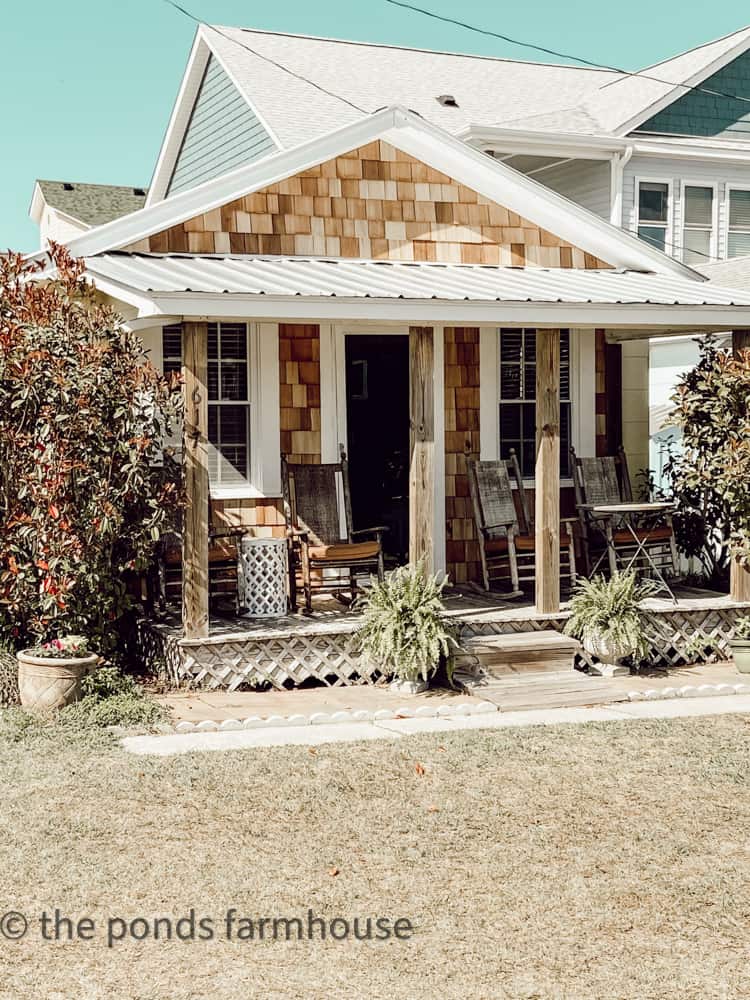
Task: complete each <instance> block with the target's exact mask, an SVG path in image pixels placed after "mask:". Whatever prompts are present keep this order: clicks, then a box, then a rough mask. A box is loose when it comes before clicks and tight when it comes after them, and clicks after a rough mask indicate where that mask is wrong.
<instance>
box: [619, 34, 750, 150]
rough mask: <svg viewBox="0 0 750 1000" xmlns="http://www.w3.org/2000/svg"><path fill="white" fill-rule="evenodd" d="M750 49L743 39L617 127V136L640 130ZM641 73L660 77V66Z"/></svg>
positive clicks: (746, 41) (749, 45) (749, 42)
mask: <svg viewBox="0 0 750 1000" xmlns="http://www.w3.org/2000/svg"><path fill="white" fill-rule="evenodd" d="M748 48H750V38H743V39H742V41H741V42H738V43H737V44H736V45H734V46H732V48H731V49H729V51H727V52H724V53H723V55H720V56H718V57H717V58H716V59H714V60H713V61H712V62H710V63H708V64H707V65H706V66H703V67H702V69H699V70H698V71H697V72H696V73H693V75H692V76H689V77H688V78H687V80H682V81H681V82H680V83H675V84H674V86H673V87H672V90H670V91H669V92H668V93H666V94H663V95H662V96H661V97H659V98H657V100H655V101H652V102H651V103H650V104H649V105H647V106H646V107H645V108H641V110H640V111H639V112H638V114H636V115H633V116H632V117H631V118H630V119H629V120H628V121H626V122H624V123H623V124H621V125H619V126H618V127H617V129H616V131H615V135H627V133H628V132H632V131H633V129H636V128H638V126H639V125H642V124H643V122H645V121H648V119H649V118H653V117H654V115H658V113H659V112H660V111H663V110H664V108H667V107H669V105H670V104H672V103H673V102H674V101H676V100H677V99H678V98H680V97H682V96H683V95H684V94H687V93H689V91H688V90H686V87H697V86H699V85H700V84H701V83H703V81H704V80H707V79H708V78H709V77H710V76H713V75H714V73H718V71H719V70H720V69H723V68H724V66H726V65H728V64H729V63H730V62H732V60H733V59H736V58H737V57H738V56H741V55H742V54H743V52H746V51H747V49H748ZM641 72H642V73H643V74H644V75H645V76H659V64H658V63H657V64H656V66H649V67H647V68H646V69H644V70H641Z"/></svg>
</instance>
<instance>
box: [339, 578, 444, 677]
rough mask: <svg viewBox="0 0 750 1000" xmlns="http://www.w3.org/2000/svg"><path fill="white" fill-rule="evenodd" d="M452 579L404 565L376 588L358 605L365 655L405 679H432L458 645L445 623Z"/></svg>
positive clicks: (374, 583) (359, 638)
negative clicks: (447, 592) (445, 597)
mask: <svg viewBox="0 0 750 1000" xmlns="http://www.w3.org/2000/svg"><path fill="white" fill-rule="evenodd" d="M447 579H448V578H447V577H442V578H440V577H438V576H426V575H425V574H424V573H423V571H422V568H421V567H420V566H400V567H399V568H398V569H396V570H393V572H391V573H388V574H386V577H385V580H384V581H383V583H380V582H379V581H377V580H373V581H372V586H371V588H370V591H369V593H368V594H366V595H365V596H364V597H363V598H361V600H360V601H359V603H358V606H359V607H360V608H362V610H363V612H364V615H363V622H362V626H361V628H360V630H359V632H358V633H357V644H358V647H359V649H360V650H361V652H362V653H363V654H364V655H365V656H367V657H369V659H371V660H372V661H373V662H374V663H376V664H377V665H378V666H379V667H381V668H382V669H383V670H384V671H385V672H386V673H388V674H391V673H392V674H394V675H395V676H396V677H397V678H399V679H400V680H407V681H414V680H417V679H418V678H421V679H422V680H424V681H427V680H429V679H430V677H431V676H432V675H433V674H434V672H435V670H436V669H437V667H438V664H439V662H440V658H441V657H444V658H445V659H449V658H450V655H451V652H452V649H453V648H454V647H455V645H456V642H455V639H454V637H453V635H452V634H451V631H450V629H449V628H448V627H447V626H446V625H445V623H444V620H443V612H444V606H443V601H442V593H443V588H444V587H445V584H446V582H447Z"/></svg>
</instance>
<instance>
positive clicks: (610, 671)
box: [583, 635, 634, 677]
mask: <svg viewBox="0 0 750 1000" xmlns="http://www.w3.org/2000/svg"><path fill="white" fill-rule="evenodd" d="M583 648H584V649H585V650H586V652H587V653H590V654H591V655H592V656H595V657H596V658H597V660H599V663H594V664H592V665H591V666H590V667H589V670H590V671H591V673H592V674H596V675H597V676H599V677H627V676H629V674H630V668H629V667H626V666H625V665H624V664H623V663H622V662H621V661H622V660H624V659H625V657H626V656H630V655H631V654H632V653H633V652H634V650H633V649H631V648H630V647H629V646H623V645H617V644H616V643H613V642H611V641H610V640H609V639H607V638H606V637H605V636H601V635H597V636H591V637H589V638H587V639H584V640H583Z"/></svg>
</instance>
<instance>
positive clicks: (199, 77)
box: [145, 25, 281, 208]
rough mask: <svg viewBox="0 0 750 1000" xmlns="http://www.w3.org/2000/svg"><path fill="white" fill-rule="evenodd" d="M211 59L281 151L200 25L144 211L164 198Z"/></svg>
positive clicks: (253, 105) (263, 119)
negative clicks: (211, 58)
mask: <svg viewBox="0 0 750 1000" xmlns="http://www.w3.org/2000/svg"><path fill="white" fill-rule="evenodd" d="M211 56H213V58H214V59H215V60H216V61H217V62H218V63H219V65H220V66H221V68H222V69H223V70H224V72H225V73H226V75H227V76H228V77H229V79H230V80H231V81H232V83H233V84H234V87H235V89H236V90H237V93H238V94H239V95H240V97H242V99H243V101H244V102H245V104H247V106H248V107H249V108H250V110H251V111H252V112H253V113H254V114H255V116H256V117H257V119H258V121H259V122H260V123H261V125H262V126H263V128H264V129H265V130H266V132H267V133H268V135H269V136H270V137H271V139H272V140H273V142H274V143H275V144H276V146H277V147H278V148H279V149H281V143H280V142H279V140H278V137H277V136H276V134H275V133H274V131H273V130H272V128H271V127H270V125H269V124H268V122H267V121H266V119H265V118H264V117H263V115H262V114H261V113H260V111H259V110H258V108H257V107H256V106H255V104H253V103H252V101H250V100H249V99H248V97H247V94H246V93H245V91H244V88H243V87H241V86H240V85H239V84H238V83H237V80H236V79H235V77H234V75H233V74H232V72H231V70H230V69H229V67H228V66H227V64H226V63H225V62H224V60H223V59H222V58H221V56H220V55H219V53H218V52H217V51H216V50H215V48H214V47H213V46H212V45H211V41H210V32H209V31H207V30H206V29H205V27H204V26H203V25H200V26H199V27H198V30H197V31H196V33H195V38H194V39H193V47H192V49H191V50H190V55H189V57H188V62H187V66H186V68H185V73H184V75H183V78H182V83H181V84H180V89H179V92H178V94H177V99H176V100H175V103H174V107H173V108H172V114H171V116H170V119H169V124H168V126H167V131H166V134H165V136H164V140H163V142H162V145H161V149H160V151H159V157H158V159H157V161H156V167H155V168H154V174H153V177H152V178H151V184H150V185H149V189H148V197H147V198H146V205H145V207H146V208H149V207H151V206H152V205H154V204H156V203H157V202H160V201H162V200H163V199H164V198H165V197H166V194H167V190H168V188H169V182H170V180H171V177H172V174H173V173H174V168H175V165H176V163H177V158H178V157H179V155H180V150H181V149H182V143H183V140H184V138H185V132H186V131H187V128H188V125H189V124H190V119H191V117H192V114H193V108H194V107H195V102H196V99H197V97H198V94H199V92H200V88H201V84H202V82H203V77H204V75H205V73H206V67H207V65H208V60H209V58H210V57H211Z"/></svg>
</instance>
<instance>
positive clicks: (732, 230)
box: [727, 188, 750, 257]
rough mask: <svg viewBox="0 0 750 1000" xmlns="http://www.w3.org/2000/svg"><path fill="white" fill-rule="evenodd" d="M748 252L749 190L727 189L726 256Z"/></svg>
mask: <svg viewBox="0 0 750 1000" xmlns="http://www.w3.org/2000/svg"><path fill="white" fill-rule="evenodd" d="M748 254H750V190H746V191H743V190H741V189H739V188H730V189H729V231H728V233H727V257H745V256H747V255H748Z"/></svg>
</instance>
